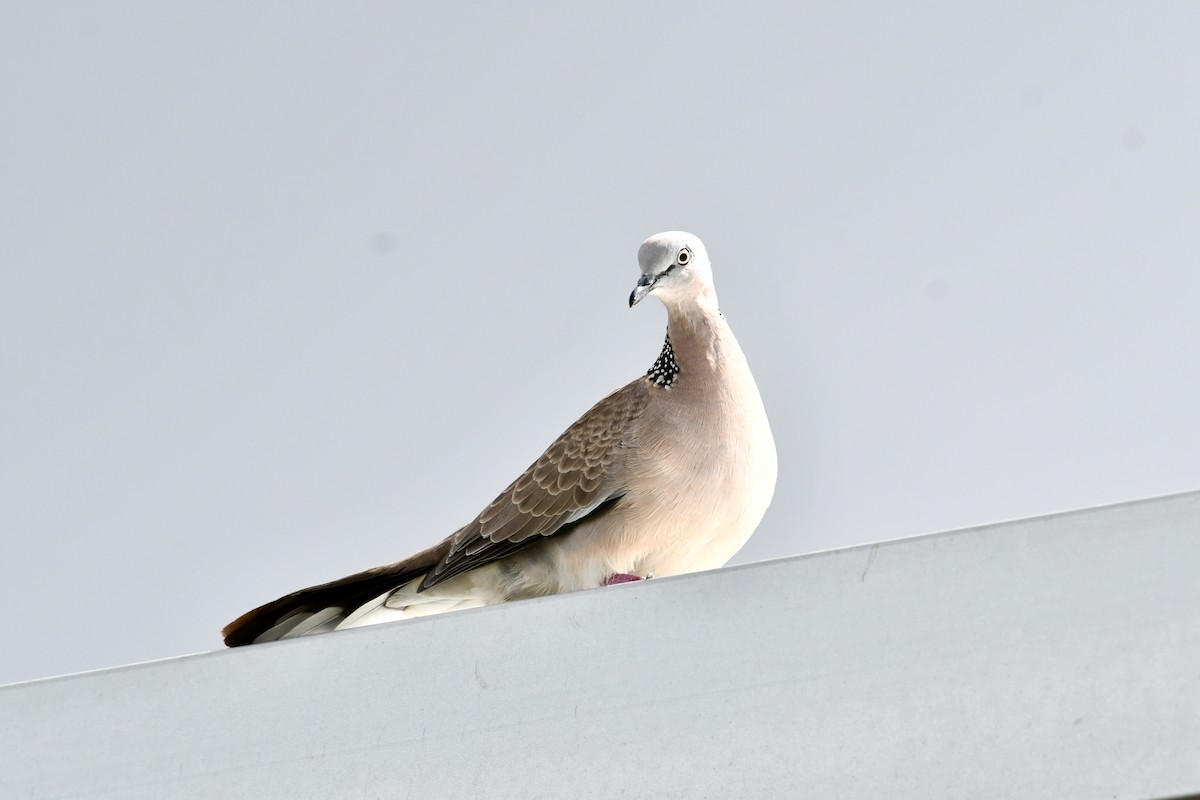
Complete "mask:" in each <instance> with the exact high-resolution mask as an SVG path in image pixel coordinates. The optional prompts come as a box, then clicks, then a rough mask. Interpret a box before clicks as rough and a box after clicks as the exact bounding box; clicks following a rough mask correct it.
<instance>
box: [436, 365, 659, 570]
mask: <svg viewBox="0 0 1200 800" xmlns="http://www.w3.org/2000/svg"><path fill="white" fill-rule="evenodd" d="M648 399H649V385H648V384H647V383H646V381H645V379H644V378H639V379H637V380H635V381H633V382H632V383H629V384H627V385H626V386H624V387H622V388H620V389H618V390H617V391H615V392H613V393H612V394H610V395H608V396H607V397H605V398H604V399H603V400H601V401H600V402H599V403H597V404H596V405H594V406H592V408H591V409H590V410H589V411H588V412H587V413H586V414H584V415H583V416H582V417H580V418H579V419H578V420H577V421H576V422H575V423H574V424H573V425H571V427H569V428H567V430H566V431H564V432H563V434H562V435H561V436H559V437H558V438H557V439H556V440H555V441H554V443H553V444H551V445H550V447H548V448H547V449H546V452H545V453H543V454H542V456H541V457H540V458H539V459H538V460H537V461H535V462H533V464H531V465H530V466H529V469H527V470H525V472H524V473H523V474H522V475H521V477H519V478H517V479H516V480H515V481H513V482H512V483H511V484H510V485H509V486H508V488H507V489H505V490H504V491H503V492H501V493H500V495H499V496H498V497H497V498H496V499H495V500H493V501H492V502H491V503H490V504H489V505H488V507H487V508H485V509H484V510H483V511H482V512H481V513H480V514H479V516H477V517H476V518H475V519H474V520H472V521H471V522H470V523H468V524H467V525H465V526H463V527H462V528H460V529H459V530H458V531H457V532H455V533H454V534H453V535H452V536H451V537H450V538H449V539H448V540H447V543H448V544H449V550H448V551H447V552H446V554H445V556H444V557H443V558H442V559H441V560H440V561H439V562H438V563H437V564H436V565H435V566H434V567H433V568H432V569H431V570H429V572H427V573H426V574H425V577H424V579H423V580H422V581H421V587H420V588H421V589H428V588H429V587H431V586H435V585H436V584H438V583H441V582H442V581H444V580H447V579H449V578H452V577H454V576H455V575H459V574H462V573H463V572H467V571H469V570H473V569H476V568H478V567H481V566H483V565H484V564H488V563H490V562H493V561H497V560H499V559H501V558H505V557H506V556H510V555H512V554H513V553H516V552H518V551H520V550H524V549H525V548H526V547H529V546H531V545H533V544H534V543H535V542H537V541H540V540H541V539H543V538H544V537H547V536H553V535H555V534H559V533H565V532H566V531H568V530H570V529H571V528H572V527H574V526H575V525H576V524H578V523H579V522H580V521H582V520H583V519H584V518H586V517H589V516H591V515H594V514H599V513H603V512H604V511H607V510H608V509H609V508H611V507H612V506H613V504H615V503H616V501H618V500H619V499H620V498H621V496H622V495H623V494H624V491H625V487H624V485H623V483H622V480H621V479H622V477H623V474H622V473H623V469H622V467H623V458H622V455H623V454H622V450H623V447H624V446H625V445H627V444H628V441H629V435H630V430H631V428H632V427H633V425H634V423H635V422H636V421H637V419H638V418H639V416H640V415H641V413H642V411H643V410H644V409H645V407H646V402H647V401H648Z"/></svg>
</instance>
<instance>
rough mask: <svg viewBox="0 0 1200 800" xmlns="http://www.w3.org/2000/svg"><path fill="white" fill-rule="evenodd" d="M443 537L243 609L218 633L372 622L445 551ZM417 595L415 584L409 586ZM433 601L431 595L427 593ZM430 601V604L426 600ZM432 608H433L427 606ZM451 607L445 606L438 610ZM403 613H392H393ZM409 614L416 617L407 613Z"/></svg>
mask: <svg viewBox="0 0 1200 800" xmlns="http://www.w3.org/2000/svg"><path fill="white" fill-rule="evenodd" d="M445 547H446V543H445V542H443V543H442V544H439V545H437V546H435V547H431V548H429V549H428V550H424V551H422V552H420V553H417V554H416V555H414V556H411V557H409V558H406V559H404V560H403V561H397V562H396V563H394V564H387V565H385V566H382V567H375V568H373V569H369V570H366V571H364V572H359V573H357V574H355V575H350V576H349V577H346V578H341V579H340V580H336V581H331V582H330V583H323V584H321V585H320V586H310V587H309V588H307V589H301V590H300V591H298V592H292V593H291V594H289V595H285V596H284V597H281V598H279V599H278V600H273V601H271V602H270V603H267V604H266V605H262V606H259V607H258V608H256V609H254V610H253V611H247V612H246V613H245V614H242V615H241V616H240V617H238V618H237V619H235V620H234V621H233V622H231V623H229V624H228V625H226V626H225V629H224V630H223V631H221V634H222V635H223V636H224V637H225V644H226V645H227V646H229V647H239V646H241V645H245V644H256V643H259V642H273V641H275V640H276V639H290V638H293V637H296V636H304V635H305V634H310V633H323V632H325V631H331V630H335V629H337V628H349V627H354V626H355V625H364V624H369V623H371V622H383V621H384V620H385V618H387V616H388V615H387V612H388V611H389V610H390V609H386V608H385V607H384V603H385V602H386V601H387V599H388V597H389V596H391V595H392V593H393V592H394V591H395V590H397V589H400V588H402V587H404V586H405V585H406V584H410V583H413V581H415V580H416V579H417V578H420V577H422V576H423V575H424V574H425V573H426V572H428V571H429V570H430V569H431V568H432V567H433V565H434V564H436V563H437V562H438V561H439V560H441V558H442V556H444V555H445ZM412 592H413V594H414V598H415V597H416V585H415V584H414V585H413V587H412ZM428 599H429V600H430V601H435V598H434V597H429V598H428ZM430 605H431V606H433V605H434V603H432V602H431V603H430ZM429 610H430V611H434V608H433V607H431V608H430V609H429ZM438 610H449V609H438ZM400 616H405V614H403V613H398V612H393V613H392V614H391V615H390V617H391V618H399V617H400ZM407 616H416V615H415V614H408V615H407Z"/></svg>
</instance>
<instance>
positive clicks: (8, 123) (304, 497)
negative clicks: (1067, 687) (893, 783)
mask: <svg viewBox="0 0 1200 800" xmlns="http://www.w3.org/2000/svg"><path fill="white" fill-rule="evenodd" d="M4 16H5V21H4V24H3V26H0V109H2V110H0V116H2V121H0V381H2V387H0V388H2V391H0V545H2V550H0V553H2V556H0V605H2V607H3V608H4V609H5V611H6V618H7V626H6V627H7V630H6V632H5V636H4V644H3V646H2V647H0V652H2V653H3V655H2V657H0V682H6V681H13V680H22V679H27V678H34V677H39V676H46V675H51V674H58V673H64V672H71V671H77V670H83V669H91V668H96V667H103V666H110V665H115V664H122V663H128V662H133V661H138V660H144V659H151V658H159V657H165V656H170V655H176V654H181V653H186V652H194V651H200V650H208V649H214V648H216V647H218V646H219V638H218V631H219V629H220V628H221V626H222V625H223V624H224V623H226V622H227V621H229V620H230V619H232V618H233V617H234V616H236V615H238V614H239V613H241V612H242V611H245V610H246V609H248V608H250V607H251V606H254V605H257V604H259V603H261V602H264V601H266V600H270V599H272V598H274V597H276V596H277V595H279V594H282V593H285V592H288V591H291V590H293V589H297V588H300V587H302V586H305V585H308V584H311V583H315V582H320V581H324V580H328V579H332V578H336V577H340V576H341V575H343V574H347V573H349V572H353V571H357V570H359V569H362V568H364V567H367V566H371V565H374V564H377V563H383V562H387V561H391V560H394V559H396V558H399V557H402V556H405V555H408V554H409V553H410V552H412V551H414V550H416V549H420V548H422V547H425V546H427V545H429V544H431V543H433V542H434V541H436V540H438V539H440V538H441V537H443V536H445V535H446V534H448V533H450V532H451V531H452V530H454V529H455V528H456V527H458V526H459V525H461V524H463V523H464V522H466V521H468V520H469V519H470V518H471V517H472V516H473V515H474V514H475V513H476V512H477V511H478V510H479V509H480V508H481V507H482V506H483V505H484V504H485V503H486V502H488V501H489V500H490V499H491V498H492V497H493V496H494V495H495V494H496V493H497V492H498V491H499V490H500V489H502V488H503V487H504V486H505V485H506V484H507V483H508V481H509V480H511V479H512V478H513V477H514V476H515V475H516V474H517V473H518V472H519V471H520V470H521V469H523V468H524V467H525V466H526V465H527V464H528V463H529V462H530V461H532V460H533V459H534V458H535V457H536V456H537V455H538V454H539V453H540V452H541V450H542V448H543V447H544V446H545V445H546V444H548V443H549V442H550V441H551V439H552V438H553V437H554V436H556V435H557V434H558V433H559V432H560V431H561V430H562V429H563V428H564V427H565V426H566V425H568V424H569V423H570V422H571V421H572V420H574V419H575V418H576V417H577V416H578V415H579V414H580V413H582V412H583V411H584V410H586V409H587V408H588V407H589V406H590V405H591V404H592V403H593V402H594V401H595V400H597V399H599V398H600V397H601V396H602V395H603V394H605V393H606V392H608V391H609V390H611V389H613V388H615V387H616V386H618V385H620V384H622V383H624V382H625V381H627V380H629V379H631V378H632V377H634V376H635V375H637V374H639V373H640V372H642V371H643V370H644V369H645V368H647V367H648V366H649V365H650V363H651V362H652V361H653V360H654V358H655V356H656V355H657V353H658V349H659V346H660V344H661V338H662V331H663V326H664V316H663V312H662V311H661V309H660V308H658V307H656V306H657V304H655V303H647V304H643V305H641V306H638V307H637V308H636V309H634V310H633V311H630V310H629V309H628V308H626V298H627V296H628V293H629V290H630V289H631V288H632V285H633V282H634V280H635V279H636V276H637V268H636V259H635V253H636V249H637V246H638V244H639V243H640V242H641V240H642V239H643V238H645V237H646V236H647V235H649V234H651V233H654V232H656V231H659V230H664V229H672V228H680V229H684V230H690V231H693V232H695V233H697V234H699V235H700V236H701V237H702V238H703V239H704V240H705V243H706V245H707V247H708V250H709V252H710V254H711V255H712V257H713V262H714V266H715V271H716V276H717V285H718V289H719V292H720V297H721V303H722V307H723V309H724V311H725V313H726V315H727V317H728V318H729V320H730V322H731V324H732V325H733V327H734V330H735V331H737V333H738V336H739V338H740V340H741V342H742V345H743V347H744V349H745V350H746V352H747V354H748V357H749V358H750V362H751V365H752V367H753V368H754V370H755V373H756V375H757V378H758V383H759V386H760V388H761V390H762V393H763V395H764V398H765V401H766V404H767V408H768V412H769V413H770V415H771V419H772V424H773V427H774V430H775V435H776V440H777V443H778V445H779V454H780V481H779V487H778V490H777V492H776V497H775V502H774V505H773V506H772V509H771V511H770V512H768V516H767V518H766V520H765V521H764V523H763V525H762V527H761V528H760V530H759V532H758V533H757V534H756V536H755V537H754V538H753V539H752V540H751V542H750V544H749V545H748V546H747V547H746V548H745V549H744V550H743V551H742V552H741V553H740V554H739V556H738V558H737V560H738V561H750V560H759V559H765V558H773V557H778V556H785V555H791V554H795V553H802V552H808V551H813V550H817V549H824V548H830V547H837V546H843V545H849V544H854V543H860V542H865V541H871V540H877V539H883V538H894V537H898V536H904V535H911V534H917V533H922V532H929V531H936V530H943V529H949V528H955V527H962V526H967V525H974V524H979V523H986V522H992V521H997V520H1002V519H1010V518H1014V517H1021V516H1027V515H1034V514H1041V513H1046V512H1052V511H1058V510H1066V509H1071V508H1076V507H1082V506H1090V505H1096V504H1102V503H1110V502H1114V501H1119V500H1125V499H1132V498H1138V497H1143V496H1148V495H1157V494H1164V493H1169V492H1175V491H1181V490H1186V489H1194V488H1197V487H1200V457H1198V454H1197V451H1198V447H1200V412H1198V408H1200V378H1198V376H1197V357H1196V352H1195V351H1196V342H1197V339H1198V337H1200V313H1198V309H1200V144H1198V143H1200V46H1198V45H1197V43H1198V42H1200V5H1197V4H1195V3H1174V4H1172V3H1154V4H1135V3H1097V2H1079V3H1047V2H1031V3H1007V4H1002V5H1001V6H1000V7H991V8H983V7H982V6H980V7H975V8H965V7H964V6H963V5H962V4H952V3H945V4H939V3H929V2H922V3H916V4H912V3H909V4H892V3H877V4H844V3H825V4H806V5H805V4H790V3H788V4H783V3H781V4H778V5H770V4H765V5H757V4H752V3H735V4H723V5H722V6H718V5H717V4H711V5H707V6H706V5H704V4H700V5H697V4H678V5H666V4H649V5H648V4H644V3H630V4H624V5H620V6H618V5H614V4H610V3H604V4H593V5H590V6H584V5H580V4H549V3H547V4H544V5H537V4H532V3H507V4H475V5H452V4H434V3H424V4H418V3H358V4H346V3H341V4H327V5H325V6H323V7H320V8H316V7H312V6H304V7H301V6H300V5H297V4H292V3H259V4H246V3H218V2H206V3H192V4H156V3H140V4H138V3H118V2H110V3H104V4H96V3H82V2H76V3H54V4H52V3H42V2H36V3H34V2H29V3H9V4H8V5H6V8H5V15H4ZM936 579H937V577H936V576H930V580H936ZM1019 585H1020V581H1019V576H1014V587H1019ZM1014 590H1016V588H1014ZM731 602H736V598H731ZM809 613H813V614H819V613H821V609H820V608H813V609H811V610H810V611H809Z"/></svg>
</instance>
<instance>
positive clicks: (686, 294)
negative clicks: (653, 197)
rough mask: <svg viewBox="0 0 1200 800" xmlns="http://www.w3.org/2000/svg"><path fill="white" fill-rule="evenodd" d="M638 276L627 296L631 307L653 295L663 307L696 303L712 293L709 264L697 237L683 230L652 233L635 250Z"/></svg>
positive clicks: (706, 254)
mask: <svg viewBox="0 0 1200 800" xmlns="http://www.w3.org/2000/svg"><path fill="white" fill-rule="evenodd" d="M638 266H640V267H641V269H642V276H641V277H640V278H638V282H637V286H635V287H634V289H633V293H632V294H630V295H629V305H630V307H633V306H635V305H637V303H638V302H639V301H640V300H641V299H642V298H643V297H645V296H646V295H648V294H653V295H655V296H656V297H658V299H659V300H661V301H662V302H663V304H664V305H666V306H671V305H676V304H683V303H686V302H688V301H690V300H696V299H698V298H700V297H703V296H705V295H708V294H711V293H712V291H713V283H712V265H710V264H709V263H708V252H707V251H705V249H704V243H703V242H701V241H700V239H699V238H697V237H696V236H694V235H692V234H690V233H684V232H683V231H667V232H666V233H656V234H654V235H653V236H651V237H650V238H649V239H647V240H646V241H644V242H642V246H641V247H640V248H638Z"/></svg>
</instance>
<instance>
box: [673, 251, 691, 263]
mask: <svg viewBox="0 0 1200 800" xmlns="http://www.w3.org/2000/svg"><path fill="white" fill-rule="evenodd" d="M691 260H692V251H691V250H688V249H687V248H686V247H685V248H683V249H682V250H680V251H679V255H677V256H675V263H676V264H678V265H679V266H681V267H686V266H687V265H688V262H689V261H691Z"/></svg>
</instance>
